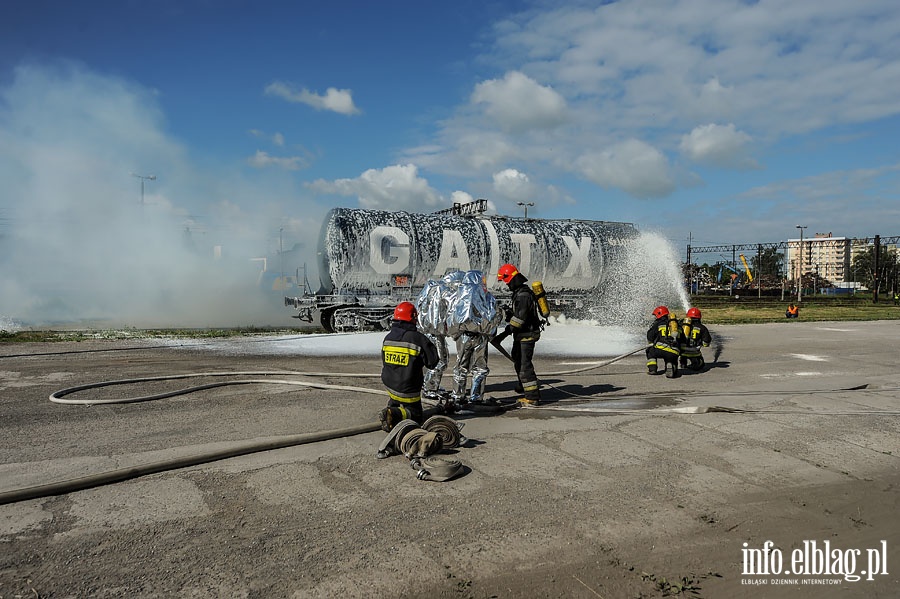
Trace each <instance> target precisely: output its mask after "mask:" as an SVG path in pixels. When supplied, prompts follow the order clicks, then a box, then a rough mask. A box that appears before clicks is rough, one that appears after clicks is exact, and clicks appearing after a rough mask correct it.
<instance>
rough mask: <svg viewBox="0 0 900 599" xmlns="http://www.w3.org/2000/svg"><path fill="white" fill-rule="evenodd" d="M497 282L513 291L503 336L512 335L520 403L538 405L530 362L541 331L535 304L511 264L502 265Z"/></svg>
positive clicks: (531, 292) (539, 395) (529, 291)
mask: <svg viewBox="0 0 900 599" xmlns="http://www.w3.org/2000/svg"><path fill="white" fill-rule="evenodd" d="M497 280H498V281H503V282H504V283H506V285H507V287H509V290H510V291H511V292H512V313H511V314H510V316H509V324H508V325H506V329H505V330H504V331H503V333H502V334H503V336H507V335H509V334H512V336H513V347H512V358H513V363H514V364H515V368H516V375H517V376H518V379H519V384H518V385H517V386H516V390H517V391H520V392H521V393H522V395H523V397H522V399H520V400H519V403H521V404H522V405H525V406H537V405H540V403H541V390H540V385H539V383H538V378H537V374H536V373H535V371H534V364H533V362H532V360H533V359H534V346H535V343H537V341H538V339H540V338H541V328H542V327H541V317H540V315H539V314H538V308H537V301H536V300H535V297H534V292H533V291H532V290H531V287H530V286H528V285H526V282H527V281H528V279H526V278H525V275H523V274H522V273H520V272H519V270H518V269H517V268H516V267H515V266H514V265H512V264H504V265H503V266H501V267H500V269H499V270H498V271H497Z"/></svg>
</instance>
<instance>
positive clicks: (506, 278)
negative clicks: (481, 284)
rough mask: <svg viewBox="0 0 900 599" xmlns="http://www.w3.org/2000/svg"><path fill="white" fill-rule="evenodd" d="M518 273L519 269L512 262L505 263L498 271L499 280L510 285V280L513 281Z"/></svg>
mask: <svg viewBox="0 0 900 599" xmlns="http://www.w3.org/2000/svg"><path fill="white" fill-rule="evenodd" d="M517 274H519V271H518V269H517V268H516V267H515V266H513V265H512V264H504V265H503V266H501V267H500V270H498V271H497V280H498V281H503V282H504V283H506V284H507V285H508V284H509V282H510V281H512V278H513V277H514V276H516V275H517Z"/></svg>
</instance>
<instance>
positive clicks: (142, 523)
mask: <svg viewBox="0 0 900 599" xmlns="http://www.w3.org/2000/svg"><path fill="white" fill-rule="evenodd" d="M896 326H897V325H896V323H892V322H854V323H805V322H792V323H777V324H770V325H740V326H728V327H716V328H714V330H713V333H714V334H715V335H716V342H715V343H714V346H713V347H711V348H709V349H708V350H707V351H706V356H707V360H708V361H710V362H712V360H713V358H714V356H717V360H716V361H715V363H713V364H711V367H710V368H709V370H707V371H706V372H703V373H701V374H686V375H685V376H682V377H681V378H679V379H666V378H665V377H662V376H657V377H649V376H647V375H646V374H645V366H644V359H643V356H642V355H641V354H637V355H634V356H631V357H628V358H625V359H622V360H620V361H618V362H615V363H614V364H610V365H606V366H597V360H596V359H591V358H586V359H577V358H574V359H573V358H555V357H554V356H550V355H545V354H543V353H542V352H541V346H540V344H539V345H538V352H537V353H538V357H537V359H536V364H537V367H538V372H539V374H540V375H541V378H542V382H543V384H544V389H543V393H544V396H545V398H546V399H548V400H550V401H549V402H548V404H547V406H546V407H541V408H538V409H518V410H512V411H509V412H506V413H504V414H502V415H495V416H484V415H471V414H470V415H466V414H463V415H459V416H458V419H459V421H460V422H463V423H464V430H463V432H464V434H465V435H466V436H467V437H468V439H469V442H468V443H467V444H466V445H465V446H463V447H460V448H458V449H456V450H453V451H452V453H453V454H454V455H455V456H456V457H458V458H459V459H460V460H461V461H462V462H463V463H464V464H465V466H466V472H465V474H464V475H463V476H461V477H459V478H457V479H454V480H452V481H450V482H444V483H436V482H423V481H419V480H417V479H416V477H415V472H414V471H413V470H412V469H411V468H410V467H409V465H408V463H407V461H406V459H405V458H403V457H402V456H396V457H392V458H389V459H386V460H376V459H375V450H376V448H377V446H378V444H379V443H380V442H381V440H382V438H383V436H384V433H382V432H380V431H375V430H372V431H371V432H365V433H362V434H356V435H350V436H338V437H337V438H335V439H331V440H327V441H320V442H315V443H306V444H301V445H296V446H290V447H286V448H282V449H276V450H271V451H263V452H256V453H251V454H248V455H243V456H240V457H233V458H230V459H224V460H218V461H214V462H209V463H205V464H201V465H196V466H190V467H185V468H180V469H175V470H168V471H164V472H159V473H156V474H150V475H147V476H140V477H136V478H131V479H129V480H125V481H123V482H118V483H114V484H109V485H104V486H99V487H94V488H89V489H84V490H80V491H75V492H71V493H67V494H62V495H52V496H48V497H42V498H37V499H29V500H25V501H19V502H15V503H9V504H6V505H0V598H2V599H7V598H11V597H122V596H139V597H336V596H341V597H392V598H393V597H448V598H449V597H473V598H482V597H566V598H569V597H576V598H577V597H586V598H596V597H604V598H612V597H630V598H638V597H663V596H678V595H679V594H683V595H686V596H701V597H713V598H716V597H781V596H784V597H831V596H840V597H896V596H898V594H900V584H898V581H900V577H898V574H900V570H898V569H897V567H896V566H895V563H896V560H895V559H894V555H893V552H894V551H895V550H896V549H897V548H898V547H900V524H898V519H897V517H896V514H897V513H898V510H900V494H898V489H900V460H898V458H900V435H898V433H900V417H898V414H900V398H898V389H900V373H898V372H897V370H896V365H895V362H896V341H895V337H894V332H895V330H896ZM216 343H217V342H215V341H211V342H209V343H205V344H198V345H195V346H192V347H190V348H186V347H177V346H162V345H160V344H158V343H155V342H153V341H150V340H148V341H101V340H98V341H91V342H82V343H53V344H24V345H23V344H15V345H13V344H6V345H2V346H0V493H2V492H5V491H11V490H14V489H20V488H25V487H30V486H34V485H41V484H45V483H49V482H56V481H62V480H68V479H73V478H77V477H82V476H87V475H91V474H95V473H99V472H106V471H112V470H115V469H123V468H125V469H127V468H133V467H136V466H139V465H141V464H147V463H151V462H156V461H160V460H171V459H176V458H182V457H185V456H192V455H196V454H201V453H204V452H209V451H212V450H216V449H226V448H229V447H232V446H234V445H235V444H236V443H239V442H243V441H246V440H263V439H272V438H278V437H282V436H288V435H296V434H298V433H316V432H320V431H323V430H335V429H337V430H344V429H349V428H351V427H360V426H362V427H365V426H366V425H370V424H372V425H374V423H375V417H376V414H377V412H378V410H379V409H380V408H381V407H382V406H383V405H384V403H385V398H384V396H383V395H381V394H380V391H381V388H380V382H379V380H378V378H377V376H371V375H376V374H377V372H378V369H379V362H378V357H377V356H371V355H369V356H344V357H334V356H328V357H320V358H316V357H305V356H291V355H288V354H283V353H279V354H278V355H276V356H273V355H263V354H261V353H260V352H259V351H258V349H256V347H257V346H258V344H255V343H252V342H250V341H249V340H248V342H247V343H246V350H245V352H244V353H240V352H234V351H229V352H227V353H225V352H220V351H216ZM229 343H230V344H231V345H233V344H234V342H233V341H230V342H229ZM231 345H230V347H231ZM889 348H893V349H890V350H889ZM491 365H492V373H491V377H490V379H489V384H488V392H489V394H490V395H492V396H495V397H498V398H501V399H512V398H513V397H514V392H513V385H512V382H513V374H512V370H511V368H510V366H509V364H508V363H506V362H504V361H503V358H502V357H500V356H497V355H495V356H493V357H492V362H491ZM591 366H594V367H593V368H591ZM284 370H291V371H294V372H297V373H312V375H308V374H307V375H303V374H295V375H290V376H289V375H285V374H278V375H269V376H268V377H263V375H258V374H257V375H238V374H231V375H229V376H224V377H222V376H217V377H203V378H200V377H198V378H191V379H177V380H160V381H142V382H137V383H134V384H129V385H119V386H113V387H103V388H97V389H88V390H84V391H79V392H77V393H73V394H71V395H67V396H66V398H67V399H68V398H76V399H101V398H113V397H119V398H121V397H134V396H144V395H149V394H154V393H164V392H168V391H172V390H177V389H181V388H184V387H188V386H191V385H201V384H206V383H209V382H212V381H223V380H246V379H247V378H252V379H261V378H267V379H268V382H260V383H253V384H240V385H229V386H220V387H215V388H210V389H205V390H199V391H196V392H193V393H189V394H184V395H176V396H173V397H168V398H164V399H159V400H155V401H146V402H138V403H118V404H110V405H95V406H90V407H88V406H80V405H60V404H57V403H53V402H50V401H49V400H48V396H49V395H50V394H51V393H54V392H56V391H59V390H61V389H64V388H68V387H72V386H76V385H83V384H89V383H95V382H99V381H110V380H121V379H137V378H145V377H159V376H166V375H175V374H195V373H211V372H214V373H242V372H260V371H270V372H271V371H284ZM573 370H582V372H572V371H573ZM563 373H567V374H563ZM277 381H293V382H295V383H296V382H298V381H314V382H316V383H326V384H331V385H340V386H343V387H352V388H343V389H318V388H309V387H304V386H298V385H296V384H293V385H291V384H284V383H281V382H277ZM373 391H374V393H373ZM712 406H721V407H728V408H737V409H741V410H744V411H743V412H737V413H734V412H718V411H712V412H706V413H678V412H674V411H672V410H673V408H679V409H680V408H692V409H694V410H695V411H698V412H703V411H704V409H708V408H710V407H712ZM879 411H880V412H882V413H881V414H878V413H877V412H879ZM886 412H891V413H886ZM766 541H772V543H773V550H772V551H771V552H770V555H771V556H775V555H776V554H777V555H780V556H783V557H784V564H783V566H784V567H783V568H782V574H780V575H777V576H773V575H769V576H765V575H763V576H751V575H748V574H746V573H745V571H744V568H745V566H744V556H745V555H746V553H745V552H744V549H745V547H744V544H745V543H746V544H747V546H746V548H748V549H761V548H762V547H763V546H764V545H763V544H764V543H765V542H766ZM805 542H806V545H804V543H805ZM810 542H815V543H816V547H818V548H822V547H824V546H825V545H824V544H825V543H826V542H828V543H829V548H830V550H833V551H838V550H840V552H841V553H840V554H839V557H841V558H842V559H841V560H838V562H839V563H838V564H837V567H833V568H832V570H836V569H838V568H839V567H841V566H843V570H844V571H846V570H848V569H850V568H849V566H850V565H851V564H850V562H849V561H848V560H849V556H850V555H851V553H852V551H851V550H854V549H858V550H860V557H859V558H858V563H855V564H853V566H854V568H853V571H854V572H856V573H859V572H860V571H861V570H864V569H866V568H867V567H869V566H868V565H867V564H868V561H867V560H868V558H869V557H870V556H872V555H877V556H885V557H886V558H887V563H886V565H883V567H882V568H881V569H879V570H878V574H876V575H872V576H869V577H867V576H865V575H864V576H863V577H862V580H859V581H856V582H853V581H850V580H848V579H847V578H848V577H845V576H841V575H839V574H838V575H835V574H829V575H826V574H813V573H810V574H802V573H801V574H800V575H787V574H784V573H783V570H784V569H787V568H788V567H793V566H792V565H791V559H790V558H791V555H792V552H793V551H794V550H801V551H802V549H803V548H804V546H806V547H809V546H810V545H809V543H810ZM882 542H883V543H882ZM868 549H871V550H872V552H869V553H867V550H868ZM836 555H837V554H836ZM770 563H772V564H773V567H774V562H770ZM807 565H809V564H808V563H807ZM814 569H815V568H814V567H813V570H814ZM882 571H885V572H887V573H882ZM867 578H872V580H868V579H867Z"/></svg>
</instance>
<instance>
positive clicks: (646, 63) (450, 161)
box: [406, 0, 900, 197]
mask: <svg viewBox="0 0 900 599" xmlns="http://www.w3.org/2000/svg"><path fill="white" fill-rule="evenodd" d="M897 31H900V5H898V4H897V3H896V2H894V1H893V0H870V1H867V2H865V3H862V4H861V3H850V2H844V1H839V0H824V1H822V2H814V1H797V2H791V3H788V5H783V4H777V3H773V2H771V1H769V0H762V1H759V2H746V1H744V0H689V1H686V0H660V1H657V0H633V1H630V2H612V3H603V4H602V5H591V6H584V5H583V4H580V5H579V4H576V3H568V4H567V3H563V4H562V5H560V6H557V7H554V8H551V9H548V10H541V9H531V10H526V11H522V12H520V13H516V14H512V15H511V16H509V17H508V18H507V19H506V20H504V21H500V22H498V23H495V24H494V26H493V32H494V34H495V38H494V41H493V44H492V46H490V48H489V49H488V51H487V52H485V53H484V54H482V55H480V56H479V57H478V61H479V64H486V65H489V66H491V67H493V68H496V69H497V71H498V72H500V73H505V75H503V76H502V77H499V78H494V79H488V80H486V81H483V82H482V83H480V84H478V85H477V86H476V88H475V90H474V91H473V93H472V94H471V96H470V98H469V103H468V104H463V105H461V106H460V107H459V108H458V110H457V111H456V113H455V114H453V115H452V116H451V117H450V118H447V119H446V120H444V121H443V122H442V123H441V124H440V129H439V131H438V132H437V133H436V136H435V139H437V140H438V142H439V143H438V144H437V145H436V147H432V148H431V149H430V151H429V152H428V154H427V155H426V154H417V153H415V152H411V153H408V154H406V156H407V157H408V159H410V160H412V161H414V162H415V163H416V164H419V165H420V166H421V167H422V168H428V169H429V170H432V171H435V172H442V173H448V174H452V175H455V176H459V175H469V176H472V177H481V178H483V177H487V176H489V175H490V174H491V173H493V172H496V171H497V170H498V169H501V168H503V167H504V166H505V165H508V164H511V163H514V164H516V165H519V168H521V169H523V170H527V172H528V173H529V174H530V175H533V176H541V177H542V178H544V179H547V180H549V179H551V178H553V177H557V178H562V177H564V176H565V175H566V174H567V173H577V174H583V175H585V176H586V177H587V178H588V179H589V180H590V181H594V182H595V183H597V184H598V185H602V186H604V187H615V188H619V189H623V190H625V191H627V192H628V193H631V194H632V195H638V196H641V197H643V196H647V197H651V196H652V197H659V195H660V194H663V195H664V194H666V193H670V192H673V191H675V190H676V189H677V188H680V187H690V186H694V185H696V183H697V179H698V175H696V174H691V173H677V176H676V175H674V174H667V171H668V170H669V167H668V164H674V163H675V159H676V158H677V157H678V156H679V154H682V153H683V155H684V156H687V157H689V158H690V159H691V160H693V161H695V162H697V163H702V164H703V165H705V166H707V167H711V168H727V169H754V168H758V166H759V165H758V164H757V162H756V160H755V157H757V156H763V155H764V154H765V152H766V150H767V149H768V148H770V147H772V146H773V145H774V144H777V143H779V142H780V141H782V140H785V139H789V138H791V137H792V136H795V135H808V134H811V133H815V132H818V131H823V130H826V131H827V130H829V129H831V128H834V129H836V130H837V131H836V132H840V128H841V127H846V126H848V125H855V124H857V123H867V122H872V121H875V120H877V119H882V118H885V117H889V116H892V115H900V96H898V95H897V94H896V93H895V90H897V89H900V66H898V65H900V44H896V43H895V40H896V38H897V33H896V32H897ZM538 82H540V83H538ZM710 123H719V124H721V125H716V126H715V127H710ZM704 127H706V128H704ZM720 127H721V128H720ZM731 127H733V130H731ZM685 132H691V133H690V134H689V135H688V136H687V138H685V137H684V135H685ZM747 132H752V139H751V137H750V135H749V134H748V133H747ZM828 132H829V133H830V131H828ZM623 139H641V140H643V141H644V142H645V143H647V144H649V145H652V146H653V148H654V149H655V153H646V152H644V153H643V154H645V158H646V159H648V161H649V162H650V163H653V164H655V165H656V167H655V168H650V167H649V166H648V168H647V169H646V171H647V172H648V173H651V175H650V178H649V179H643V180H638V178H635V177H634V176H633V173H630V172H629V169H628V168H626V167H625V166H624V165H623V161H622V157H621V148H620V150H619V151H617V152H615V156H613V155H611V154H609V151H607V152H606V153H604V152H599V153H598V152H596V151H595V150H594V148H598V147H600V148H608V147H610V146H612V145H613V144H616V143H617V142H618V140H623ZM751 146H752V147H751ZM751 150H752V156H751ZM633 158H634V157H632V159H630V160H629V162H633ZM614 165H615V166H614Z"/></svg>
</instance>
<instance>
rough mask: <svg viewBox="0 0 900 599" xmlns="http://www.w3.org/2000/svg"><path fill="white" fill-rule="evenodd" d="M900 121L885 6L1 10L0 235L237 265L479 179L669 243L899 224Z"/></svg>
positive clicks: (804, 0)
mask: <svg viewBox="0 0 900 599" xmlns="http://www.w3.org/2000/svg"><path fill="white" fill-rule="evenodd" d="M898 113H900V4H898V3H897V2H896V0H858V1H854V2H847V1H846V0H793V1H792V2H787V3H786V2H783V1H780V0H778V1H759V2H751V1H743V0H655V1H644V0H632V1H629V2H577V1H566V2H555V1H541V0H536V1H532V2H529V1H505V0H501V1H491V0H483V1H482V0H456V1H454V2H422V1H421V0H397V1H391V0H386V1H384V2H369V1H331V2H302V1H297V2H273V1H265V0H259V1H254V2H249V1H243V0H220V1H213V0H92V1H90V2H79V3H75V2H68V1H53V0H32V1H30V2H5V3H3V4H2V6H0V177H2V179H3V181H4V182H5V185H4V186H3V189H2V190H0V234H2V233H4V232H5V234H6V235H7V236H9V235H10V234H11V232H15V235H16V236H17V237H19V238H20V239H25V238H28V239H31V240H32V242H33V244H32V245H31V246H30V247H25V248H24V249H21V250H20V252H22V253H25V252H26V251H27V252H28V254H29V255H30V256H34V255H36V253H37V252H38V251H39V250H52V252H51V251H48V254H47V256H46V263H47V266H46V269H48V270H51V265H57V264H59V263H60V262H63V263H65V260H62V258H61V257H62V256H69V257H72V256H76V255H77V256H84V257H85V259H84V260H83V261H82V262H85V263H87V262H90V261H91V259H93V261H94V262H93V263H94V264H96V262H97V260H100V259H103V258H106V257H109V254H108V249H107V248H108V247H109V243H101V241H104V242H111V243H115V242H117V241H121V239H122V238H127V239H131V240H133V239H135V235H134V234H133V233H132V229H131V226H132V225H134V224H135V223H137V224H138V225H139V227H138V228H139V230H140V231H139V233H138V235H143V236H144V237H143V238H141V239H142V242H143V243H144V244H145V247H150V246H152V247H154V248H155V250H154V251H155V253H156V254H158V255H161V254H164V253H165V252H164V251H163V250H162V249H159V248H162V247H164V246H165V245H166V244H169V243H170V242H171V239H172V238H174V237H175V236H178V237H179V238H182V239H183V237H184V234H185V232H189V233H190V235H192V236H193V237H192V239H193V241H194V243H196V244H199V245H204V246H209V247H212V246H220V247H221V248H224V249H223V251H224V252H226V253H228V254H230V255H232V256H241V257H246V256H248V255H271V254H272V252H273V251H274V250H276V249H277V248H278V247H279V245H280V246H282V247H293V246H294V245H295V244H300V245H301V246H303V247H307V248H308V247H310V246H311V245H313V244H312V242H311V240H312V239H314V238H315V236H316V231H317V230H318V226H319V222H320V220H321V217H322V215H323V214H324V213H325V212H326V211H327V210H328V209H329V208H331V207H335V206H350V207H355V206H360V207H367V208H383V209H402V210H415V211H424V212H429V211H433V210H437V209H440V208H443V207H446V206H449V205H450V204H451V203H452V202H453V201H454V200H456V201H459V200H463V201H464V200H466V199H469V198H479V197H484V198H488V199H489V200H491V202H492V206H493V208H494V209H495V210H496V211H497V212H499V213H501V214H509V215H518V214H521V208H519V207H518V206H517V205H516V202H519V201H527V202H534V203H535V206H534V207H533V208H531V209H530V210H529V216H534V217H541V218H584V219H600V220H620V221H628V222H633V223H635V224H636V225H638V227H639V228H641V229H645V230H654V231H658V232H660V233H661V234H662V235H664V236H665V237H667V238H668V239H670V240H671V241H672V243H673V244H674V245H676V247H678V248H680V250H681V251H682V252H683V249H684V246H685V245H686V243H687V239H688V235H691V236H692V239H693V243H694V245H695V246H697V245H712V244H726V243H752V242H765V241H779V240H783V239H786V238H788V237H796V233H797V230H796V229H795V225H798V224H802V225H806V226H807V227H808V229H807V230H806V234H807V235H811V234H813V233H815V232H832V233H834V234H835V235H843V236H851V237H852V236H856V237H861V236H871V235H874V234H881V235H885V236H887V235H898V234H900V208H898V190H900V185H898V169H900V143H897V139H898V134H900V117H898ZM132 173H137V174H145V175H149V174H153V175H155V176H156V177H157V179H156V180H155V181H148V182H147V184H146V187H145V198H144V202H145V203H144V206H143V207H141V208H140V212H135V207H134V205H136V204H138V203H139V201H140V197H139V195H140V191H139V190H140V182H139V180H138V179H137V178H135V177H133V176H131V174H132ZM98 220H99V221H100V222H102V223H103V224H104V231H103V232H98V231H96V230H95V229H94V227H96V223H97V221H98ZM151 225H152V226H151ZM154 227H158V228H159V230H156V229H154ZM151 229H153V231H151ZM113 230H115V231H118V233H117V234H113V233H112V232H111V231H113ZM73 232H74V233H73ZM29 234H30V236H29ZM92 244H93V245H92ZM82 246H84V247H82ZM20 247H21V246H20ZM73 248H78V250H79V252H81V251H83V252H85V253H84V254H80V253H73V251H72V250H73ZM92 251H93V252H94V253H93V254H92V253H91V252H92ZM128 258H129V259H130V260H132V261H138V262H139V263H140V265H141V267H142V268H144V273H145V274H146V273H150V274H157V275H158V276H164V273H165V271H164V268H165V267H164V266H162V265H159V264H157V263H156V262H154V261H153V260H151V259H149V258H147V257H146V256H128ZM710 258H711V259H715V257H714V256H710ZM145 260H146V262H147V263H146V264H144V263H143V261H145ZM30 268H32V269H34V265H33V264H32V265H31V266H30ZM40 269H41V268H40V267H38V270H40ZM73 269H74V271H79V274H80V275H81V276H84V277H87V276H89V274H90V273H89V272H87V270H88V269H87V267H85V266H83V265H81V264H75V265H72V266H71V268H69V272H70V273H71V272H73ZM82 270H83V271H84V272H80V271H82ZM12 274H16V273H12ZM125 276H126V275H123V277H125ZM128 276H132V275H128ZM126 278H127V277H126ZM127 285H133V286H136V285H139V281H137V280H133V281H127ZM6 292H7V293H6V294H3V293H0V297H4V298H9V297H13V296H11V295H10V294H9V289H7V290H6Z"/></svg>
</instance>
